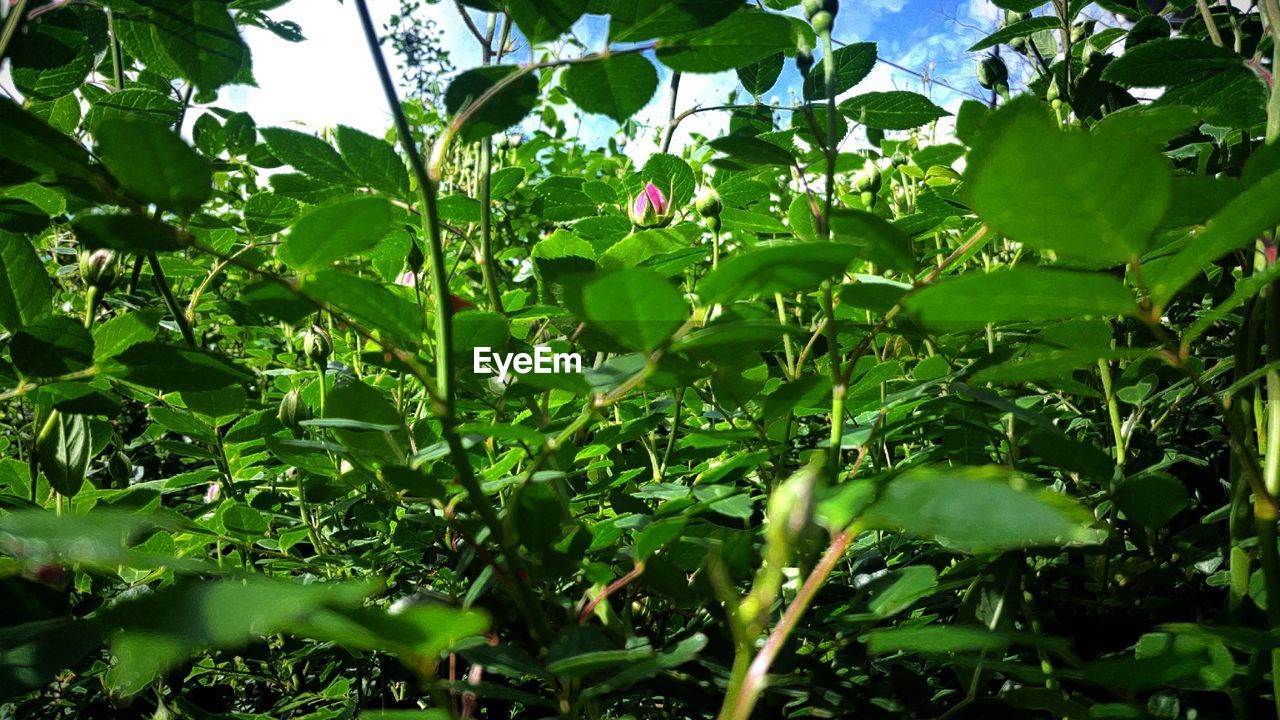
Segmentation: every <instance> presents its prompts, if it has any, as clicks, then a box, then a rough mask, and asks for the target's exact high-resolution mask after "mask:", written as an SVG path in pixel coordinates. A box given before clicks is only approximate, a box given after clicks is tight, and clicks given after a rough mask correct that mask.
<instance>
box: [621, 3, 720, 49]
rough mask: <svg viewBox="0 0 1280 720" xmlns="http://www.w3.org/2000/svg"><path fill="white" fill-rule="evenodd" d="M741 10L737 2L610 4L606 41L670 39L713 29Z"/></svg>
mask: <svg viewBox="0 0 1280 720" xmlns="http://www.w3.org/2000/svg"><path fill="white" fill-rule="evenodd" d="M741 8H742V3H741V2H740V0H614V1H613V3H612V4H611V5H610V7H609V41H610V42H641V41H643V40H650V39H653V38H666V37H671V36H673V35H679V34H682V33H687V32H690V31H693V30H697V29H699V28H705V27H709V26H711V25H715V24H716V23H718V22H720V21H721V20H724V19H725V18H727V17H729V16H730V15H732V14H733V13H734V12H735V11H737V10H739V9H741Z"/></svg>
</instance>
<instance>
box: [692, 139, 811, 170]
mask: <svg viewBox="0 0 1280 720" xmlns="http://www.w3.org/2000/svg"><path fill="white" fill-rule="evenodd" d="M708 144H709V145H710V146H711V147H712V148H715V149H716V150H718V151H720V152H722V153H724V154H726V155H728V156H729V157H730V158H732V159H733V160H735V161H737V162H738V163H741V164H743V165H744V166H745V167H750V166H753V165H780V166H782V167H789V166H790V165H791V164H792V163H794V162H795V158H794V157H793V156H792V155H791V153H790V152H789V151H788V150H787V149H786V148H783V147H781V146H779V145H777V144H774V143H771V142H769V141H768V140H762V139H760V138H758V137H753V136H751V135H743V134H732V135H725V136H724V137H718V138H716V139H715V140H712V141H711V142H710V143H708ZM719 162H720V161H717V163H719Z"/></svg>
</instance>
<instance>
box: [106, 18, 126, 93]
mask: <svg viewBox="0 0 1280 720" xmlns="http://www.w3.org/2000/svg"><path fill="white" fill-rule="evenodd" d="M107 34H108V35H109V36H110V37H111V76H112V80H114V81H115V86H116V91H117V92H119V91H120V90H123V89H124V53H123V52H121V50H120V36H119V35H118V34H117V33H116V16H115V13H113V12H112V11H111V8H107Z"/></svg>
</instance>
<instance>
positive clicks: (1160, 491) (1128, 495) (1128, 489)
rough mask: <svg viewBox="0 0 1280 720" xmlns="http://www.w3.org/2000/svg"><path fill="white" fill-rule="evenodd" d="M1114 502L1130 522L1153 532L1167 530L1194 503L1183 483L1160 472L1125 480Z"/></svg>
mask: <svg viewBox="0 0 1280 720" xmlns="http://www.w3.org/2000/svg"><path fill="white" fill-rule="evenodd" d="M1113 499H1114V500H1115V503H1116V507H1118V508H1120V512H1122V513H1124V516H1125V517H1126V518H1128V519H1129V521H1130V522H1134V523H1137V524H1138V525H1141V526H1142V527H1144V528H1148V529H1151V530H1159V529H1160V528H1162V527H1164V526H1165V525H1166V524H1167V523H1168V522H1169V521H1170V520H1172V519H1173V517H1174V516H1175V515H1177V514H1178V513H1180V512H1182V511H1183V510H1185V509H1186V508H1187V507H1188V506H1189V505H1190V504H1191V498H1189V497H1188V496H1187V489H1186V488H1185V487H1183V485H1182V483H1181V482H1179V481H1178V479H1177V478H1175V477H1173V476H1171V475H1166V474H1164V473H1159V472H1150V473H1143V474H1141V475H1137V476H1135V477H1130V478H1125V479H1124V480H1123V481H1122V482H1121V483H1120V484H1119V485H1118V486H1116V490H1115V494H1114V496H1113Z"/></svg>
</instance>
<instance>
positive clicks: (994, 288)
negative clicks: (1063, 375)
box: [905, 267, 1138, 330]
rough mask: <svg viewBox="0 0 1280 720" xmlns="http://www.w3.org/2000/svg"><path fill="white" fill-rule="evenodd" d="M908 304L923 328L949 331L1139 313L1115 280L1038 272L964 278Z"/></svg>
mask: <svg viewBox="0 0 1280 720" xmlns="http://www.w3.org/2000/svg"><path fill="white" fill-rule="evenodd" d="M905 304H906V309H907V311H908V312H910V313H912V314H913V315H915V316H916V317H917V318H919V319H920V321H921V322H923V323H924V324H925V325H927V326H929V327H931V328H939V329H947V330H966V329H976V328H981V327H984V326H986V325H987V324H988V323H1007V322H1022V321H1045V320H1066V319H1073V318H1080V317H1109V316H1115V315H1131V314H1134V313H1136V312H1137V310H1138V304H1137V301H1136V300H1135V299H1134V297H1133V293H1131V292H1130V291H1129V290H1128V289H1126V288H1125V286H1124V285H1123V284H1122V283H1121V282H1120V281H1119V280H1118V279H1116V278H1115V277H1114V276H1112V275H1108V274H1105V273H1088V272H1078V271H1073V270H1050V269H1047V268H1037V267H1013V268H1006V269H1003V270H996V271H993V272H990V273H964V274H961V275H958V276H956V277H953V278H949V279H947V280H943V281H942V282H940V283H938V284H936V285H932V286H930V287H927V288H925V289H923V290H921V291H920V292H918V293H915V294H914V295H911V296H909V297H907V299H906V303H905Z"/></svg>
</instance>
